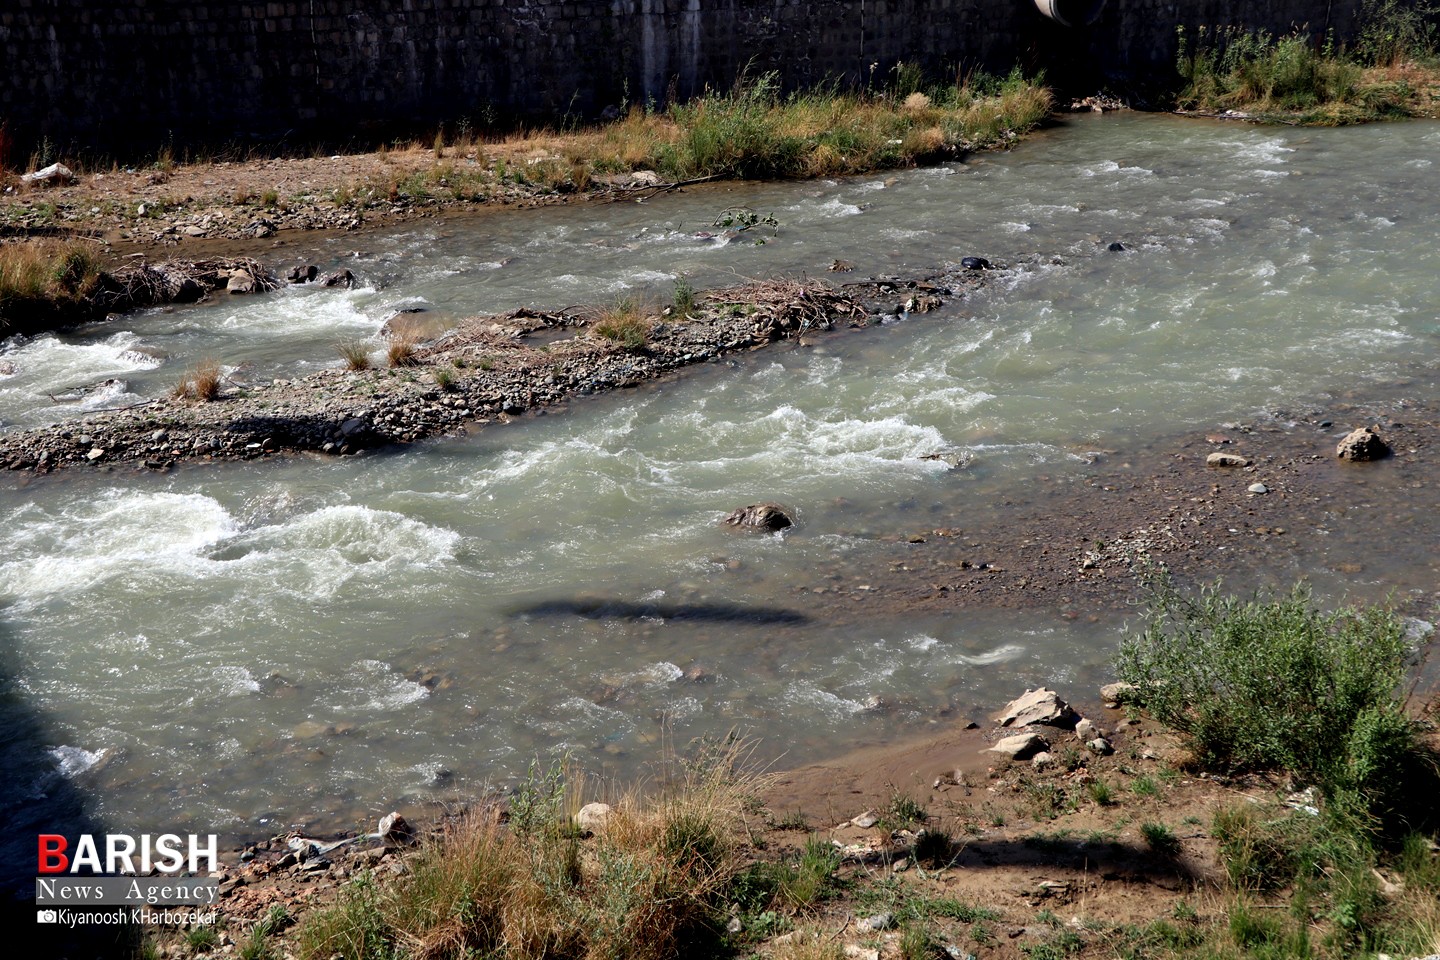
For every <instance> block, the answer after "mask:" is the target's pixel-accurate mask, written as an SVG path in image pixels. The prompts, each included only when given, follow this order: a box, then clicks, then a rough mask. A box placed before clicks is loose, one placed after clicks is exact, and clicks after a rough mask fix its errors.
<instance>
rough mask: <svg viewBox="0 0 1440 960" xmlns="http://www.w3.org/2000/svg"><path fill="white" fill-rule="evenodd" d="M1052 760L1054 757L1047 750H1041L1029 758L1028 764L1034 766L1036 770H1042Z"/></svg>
mask: <svg viewBox="0 0 1440 960" xmlns="http://www.w3.org/2000/svg"><path fill="white" fill-rule="evenodd" d="M1054 762H1055V757H1054V755H1053V754H1051V753H1050V751H1048V750H1041V751H1040V752H1039V753H1037V754H1035V756H1033V757H1031V758H1030V766H1032V767H1034V768H1035V769H1036V770H1044V769H1045V768H1046V767H1048V766H1050V765H1051V764H1053V763H1054Z"/></svg>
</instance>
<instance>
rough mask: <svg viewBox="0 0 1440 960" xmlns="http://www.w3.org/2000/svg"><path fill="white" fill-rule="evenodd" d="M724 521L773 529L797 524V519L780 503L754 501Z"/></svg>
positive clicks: (748, 526)
mask: <svg viewBox="0 0 1440 960" xmlns="http://www.w3.org/2000/svg"><path fill="white" fill-rule="evenodd" d="M724 522H725V523H727V524H729V525H730V526H732V527H744V528H747V529H752V530H771V531H774V530H784V529H785V528H786V527H793V526H794V525H795V520H794V519H793V518H792V517H791V516H790V514H789V513H788V512H787V511H786V509H785V508H784V507H782V506H780V504H778V503H752V504H751V505H750V506H748V507H741V508H740V509H739V510H736V511H735V512H734V513H732V514H730V515H729V516H728V517H726V518H725V520H724Z"/></svg>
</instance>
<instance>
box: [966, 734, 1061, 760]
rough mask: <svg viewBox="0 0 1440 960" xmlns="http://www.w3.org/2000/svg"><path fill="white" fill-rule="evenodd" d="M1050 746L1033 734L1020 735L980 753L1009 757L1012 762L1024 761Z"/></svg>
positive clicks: (1008, 738)
mask: <svg viewBox="0 0 1440 960" xmlns="http://www.w3.org/2000/svg"><path fill="white" fill-rule="evenodd" d="M1049 746H1050V744H1048V743H1046V742H1045V739H1044V738H1043V737H1041V736H1039V735H1037V734H1034V733H1021V734H1017V735H1015V736H1013V737H1006V738H1005V739H1004V740H1001V741H1000V742H998V743H996V744H995V746H993V747H990V748H988V749H986V750H982V751H981V752H982V753H998V754H1002V755H1004V756H1007V757H1009V758H1010V759H1012V760H1025V759H1028V758H1029V757H1032V756H1034V755H1035V754H1037V753H1039V752H1040V751H1041V750H1045V749H1048V748H1049Z"/></svg>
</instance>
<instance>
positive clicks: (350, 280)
mask: <svg viewBox="0 0 1440 960" xmlns="http://www.w3.org/2000/svg"><path fill="white" fill-rule="evenodd" d="M307 272H308V271H307ZM316 282H317V283H319V284H320V286H322V287H344V288H345V289H346V290H349V289H350V288H352V287H354V286H355V284H356V283H357V282H358V281H356V279H355V274H353V273H351V272H350V271H349V270H332V271H330V272H329V273H327V274H325V275H324V276H322V277H321V278H320V279H319V280H317V281H316Z"/></svg>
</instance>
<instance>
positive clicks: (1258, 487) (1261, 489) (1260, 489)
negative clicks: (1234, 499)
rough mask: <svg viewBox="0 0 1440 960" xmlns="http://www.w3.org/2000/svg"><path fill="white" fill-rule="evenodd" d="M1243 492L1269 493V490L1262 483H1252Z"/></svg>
mask: <svg viewBox="0 0 1440 960" xmlns="http://www.w3.org/2000/svg"><path fill="white" fill-rule="evenodd" d="M1245 491H1246V492H1247V493H1269V492H1270V488H1269V487H1267V486H1265V484H1263V483H1252V484H1250V486H1248V487H1246V488H1245Z"/></svg>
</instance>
